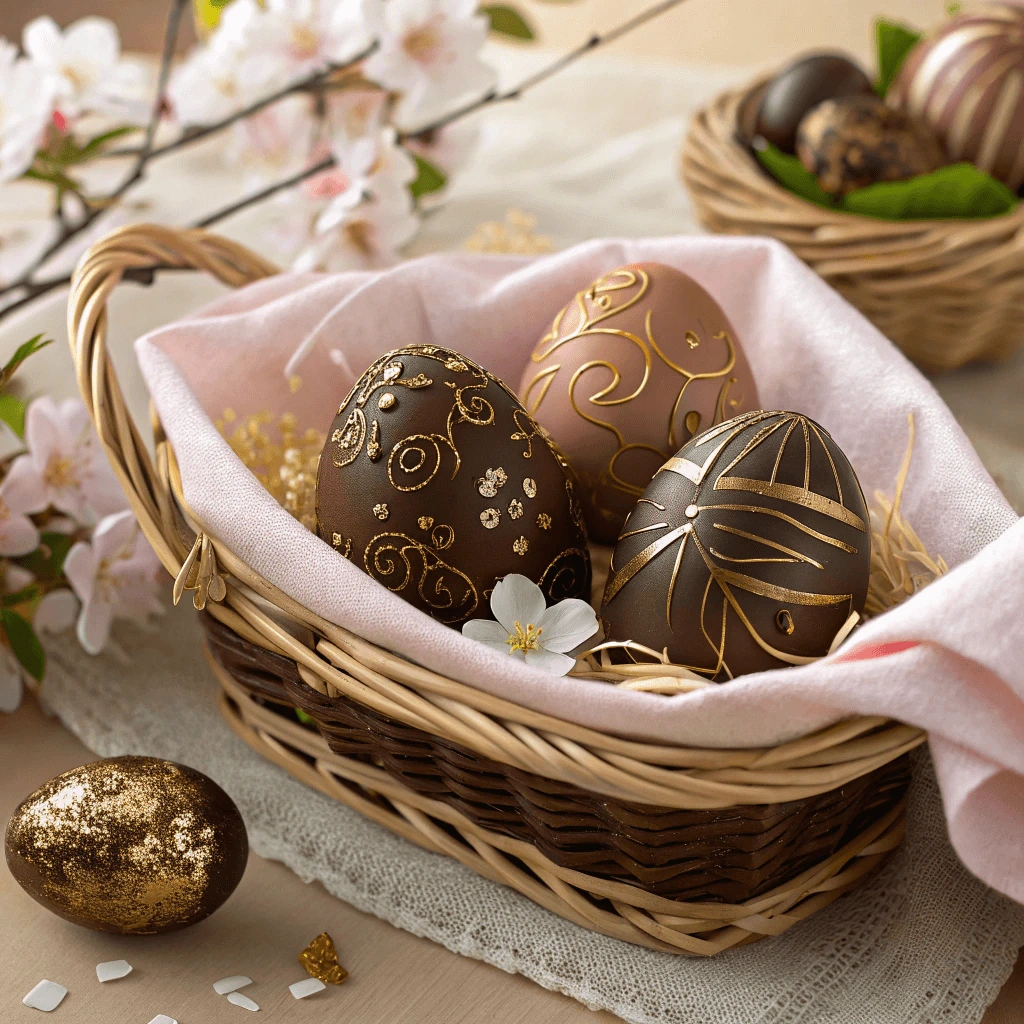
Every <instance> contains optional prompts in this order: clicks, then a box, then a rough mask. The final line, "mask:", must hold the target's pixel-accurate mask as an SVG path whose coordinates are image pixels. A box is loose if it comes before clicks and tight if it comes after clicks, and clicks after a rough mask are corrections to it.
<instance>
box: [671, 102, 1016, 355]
mask: <svg viewBox="0 0 1024 1024" xmlns="http://www.w3.org/2000/svg"><path fill="white" fill-rule="evenodd" d="M760 84H761V82H755V83H754V84H753V85H752V86H750V87H749V88H748V89H746V90H743V91H740V92H729V93H726V94H724V95H722V96H720V97H718V99H716V100H715V101H714V102H713V103H712V104H711V105H710V106H709V107H707V108H705V109H704V110H701V111H698V113H697V114H696V116H695V117H694V118H693V121H692V123H691V125H690V131H689V134H688V136H687V139H686V142H685V144H684V146H683V153H682V176H683V180H684V181H685V183H686V185H687V187H688V188H689V191H690V195H691V197H692V199H693V203H694V206H695V208H696V212H697V216H698V217H699V219H700V221H701V223H702V224H703V225H704V226H705V227H706V228H707V229H708V230H709V231H714V232H719V233H722V234H732V235H770V236H771V237H773V238H777V239H779V240H780V241H782V242H785V243H786V244H787V245H788V246H789V247H790V248H791V249H792V250H793V252H795V253H796V255H797V256H799V257H800V259H802V260H803V261H804V262H805V263H807V264H808V265H809V266H810V267H811V268H812V269H813V270H815V271H816V272H817V273H818V274H820V275H821V276H822V277H823V278H824V279H825V280H826V281H827V282H828V283H829V284H830V285H832V287H834V288H835V289H836V290H837V291H838V292H839V293H840V294H841V295H843V296H844V297H845V298H846V299H848V300H849V301H850V302H851V303H852V304H853V305H854V306H856V307H857V308H858V309H859V310H860V311H861V312H862V313H863V314H864V315H865V316H866V317H867V318H868V319H869V320H871V321H872V323H874V324H875V325H876V326H877V327H878V328H879V330H881V331H882V333H883V334H885V335H886V336H887V337H889V338H890V339H891V340H892V341H894V342H895V343H896V344H897V345H898V346H899V347H900V348H901V349H903V351H904V352H905V353H906V354H907V355H908V356H909V357H910V358H911V359H912V360H913V361H914V362H915V363H917V364H918V365H919V366H920V367H922V368H923V369H925V370H933V371H934V370H951V369H955V368H956V367H958V366H962V365H963V364H964V363H968V362H970V361H972V360H977V359H985V360H994V359H998V358H1001V357H1003V356H1005V355H1008V354H1009V353H1010V352H1012V351H1013V350H1014V349H1015V348H1016V347H1017V345H1019V344H1020V342H1021V340H1022V338H1024V204H1022V205H1020V206H1018V207H1017V209H1016V210H1014V211H1012V212H1011V213H1009V214H1006V215H1005V216H1002V217H990V218H986V219H978V220H924V221H885V220H876V219H874V218H870V217H860V216H856V215H854V214H849V213H843V212H839V211H833V210H826V209H824V208H822V207H819V206H815V205H814V204H813V203H809V202H807V201H806V200H803V199H801V198H800V197H799V196H796V195H794V194H793V193H792V192H789V191H787V190H786V189H785V188H783V187H782V186H781V185H780V184H779V183H778V182H776V181H775V179H774V178H772V177H770V176H769V175H768V174H767V173H766V172H765V171H764V169H763V168H762V167H761V165H760V163H758V161H757V160H756V158H755V157H754V155H753V154H752V153H751V152H750V150H749V148H748V147H747V146H746V145H744V144H743V143H742V142H741V141H740V139H739V137H738V135H737V112H738V109H739V107H740V104H741V103H742V102H743V100H744V98H745V97H746V96H747V95H748V93H749V92H752V91H753V90H754V89H756V88H757V87H758V86H759V85H760Z"/></svg>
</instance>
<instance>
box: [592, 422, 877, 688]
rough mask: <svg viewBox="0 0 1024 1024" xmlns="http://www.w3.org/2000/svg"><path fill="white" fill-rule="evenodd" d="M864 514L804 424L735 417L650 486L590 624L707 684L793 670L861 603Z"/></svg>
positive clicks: (816, 429) (844, 471)
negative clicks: (597, 619) (599, 620)
mask: <svg viewBox="0 0 1024 1024" xmlns="http://www.w3.org/2000/svg"><path fill="white" fill-rule="evenodd" d="M866 516H867V513H866V505H865V502H864V496H863V494H862V493H861V489H860V485H859V483H858V482H857V478H856V475H855V474H854V472H853V469H852V467H851V466H850V465H849V462H848V461H847V460H846V458H845V456H844V455H843V453H842V452H841V451H840V450H839V448H838V447H837V446H836V444H835V442H834V441H832V439H831V437H829V435H828V434H827V433H826V432H825V430H824V429H823V428H822V427H820V426H819V425H818V424H816V423H815V422H814V421H813V420H810V419H808V418H807V417H806V416H802V415H800V414H797V413H780V412H752V413H747V414H745V415H742V416H738V417H735V418H733V419H731V420H729V421H727V422H725V423H722V424H720V425H718V426H717V427H713V428H711V429H710V430H707V431H705V432H704V433H703V434H701V435H700V436H699V437H697V438H695V439H694V440H693V441H692V442H691V443H690V444H688V445H686V446H685V447H684V448H683V449H682V451H680V453H679V454H678V455H677V456H674V457H673V458H671V459H669V460H668V461H667V462H666V463H665V465H664V466H662V468H661V470H660V471H659V473H658V474H657V476H656V477H655V479H654V481H652V483H651V485H650V487H649V488H648V490H647V492H646V498H645V500H644V501H643V502H642V503H640V504H638V505H637V507H636V509H635V511H634V513H633V514H632V515H631V516H630V518H629V520H628V521H627V523H626V527H627V529H625V530H624V531H623V532H622V534H620V536H619V545H618V546H617V547H616V549H615V555H614V557H613V560H612V565H611V571H610V574H609V579H608V585H607V588H606V590H605V595H604V603H603V608H602V614H603V617H604V618H605V620H606V622H608V623H609V629H610V630H611V632H612V634H613V635H614V637H615V638H616V639H630V640H635V641H637V642H639V643H642V644H644V645H645V646H647V647H650V648H653V649H654V650H656V651H661V650H662V649H664V648H667V649H668V651H669V654H670V656H671V657H672V659H673V661H676V662H678V663H680V664H684V665H685V666H686V667H687V668H689V669H690V670H692V671H694V672H699V673H702V674H705V675H708V676H710V677H712V678H714V679H716V680H719V681H721V680H724V679H732V678H733V677H734V676H736V675H739V674H742V673H744V672H751V671H758V670H760V669H767V668H772V667H777V666H778V665H779V664H784V665H803V664H807V663H809V662H811V661H814V660H816V659H817V658H819V657H821V656H823V655H824V654H826V653H828V650H829V647H830V645H831V643H832V641H833V638H834V637H835V636H836V634H837V633H839V632H840V630H842V629H843V628H844V627H848V628H852V626H853V625H854V624H855V623H856V621H857V616H858V615H859V613H860V612H861V611H862V609H863V607H864V601H865V597H866V593H867V581H868V574H869V568H870V542H869V538H868V536H867V523H866ZM651 520H654V521H651ZM634 580H638V581H639V580H642V583H641V584H639V586H640V589H639V590H638V589H637V587H638V584H637V583H634V582H633V581H634ZM736 628H738V629H739V630H740V634H741V635H740V636H738V637H737V636H734V635H733V630H734V629H736ZM627 634H628V635H627ZM702 652H703V654H702ZM706 659H707V660H706Z"/></svg>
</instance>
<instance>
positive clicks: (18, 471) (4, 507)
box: [0, 458, 47, 558]
mask: <svg viewBox="0 0 1024 1024" xmlns="http://www.w3.org/2000/svg"><path fill="white" fill-rule="evenodd" d="M46 504H47V502H46V492H45V489H44V488H43V484H42V480H41V479H40V478H39V474H38V473H36V472H35V471H34V470H33V469H32V467H31V466H28V465H26V464H25V463H24V462H22V459H20V458H18V459H15V460H14V462H13V463H12V464H11V468H10V469H9V470H8V471H7V476H5V477H4V480H3V483H0V555H6V556H7V557H9V558H18V557H20V556H21V555H27V554H29V552H31V551H35V549H36V548H37V547H39V530H37V529H36V525H35V523H33V522H32V520H31V519H29V516H30V515H31V514H33V513H35V512H42V511H43V510H44V509H45V508H46Z"/></svg>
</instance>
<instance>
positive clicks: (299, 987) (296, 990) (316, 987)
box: [288, 978, 327, 999]
mask: <svg viewBox="0 0 1024 1024" xmlns="http://www.w3.org/2000/svg"><path fill="white" fill-rule="evenodd" d="M325 988H327V986H326V985H325V984H324V983H323V982H322V981H321V980H320V979H319V978H303V979H302V981H297V982H295V984H294V985H289V986H288V991H289V992H291V994H292V995H293V996H295V998H296V999H305V998H306V996H311V995H313V993H314V992H323V990H324V989H325Z"/></svg>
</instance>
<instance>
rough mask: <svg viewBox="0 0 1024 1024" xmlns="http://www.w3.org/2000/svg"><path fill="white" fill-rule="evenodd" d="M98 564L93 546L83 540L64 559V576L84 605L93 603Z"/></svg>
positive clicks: (73, 546)
mask: <svg viewBox="0 0 1024 1024" xmlns="http://www.w3.org/2000/svg"><path fill="white" fill-rule="evenodd" d="M98 562H99V559H97V557H96V555H95V554H94V553H93V550H92V547H91V545H89V544H87V543H86V542H85V541H81V540H80V541H79V542H78V543H77V544H74V545H72V548H71V550H70V551H69V552H68V553H67V557H66V558H65V559H64V575H65V576H66V577H67V580H68V582H69V583H70V584H71V586H72V588H73V589H74V591H75V593H76V594H77V595H78V598H79V600H80V601H81V602H82V604H84V605H88V604H89V603H90V601H92V592H93V588H94V586H95V583H96V568H97V565H98Z"/></svg>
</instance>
